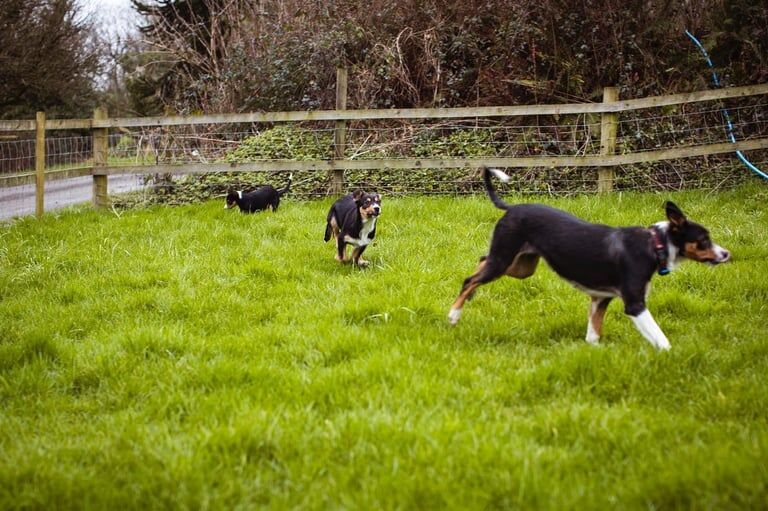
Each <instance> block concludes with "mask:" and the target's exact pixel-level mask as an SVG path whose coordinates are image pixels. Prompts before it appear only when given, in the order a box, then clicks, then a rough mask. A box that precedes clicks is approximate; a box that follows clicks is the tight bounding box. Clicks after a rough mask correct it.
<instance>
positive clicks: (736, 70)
mask: <svg viewBox="0 0 768 511" xmlns="http://www.w3.org/2000/svg"><path fill="white" fill-rule="evenodd" d="M133 3H134V5H135V6H136V8H137V9H138V10H139V11H140V12H141V13H142V14H143V15H144V16H145V18H144V19H145V20H146V22H145V25H144V26H143V28H142V31H143V33H144V35H145V37H146V38H147V40H148V42H149V43H150V44H151V45H152V47H153V50H154V51H156V52H157V54H156V55H157V56H158V58H157V62H158V64H157V65H155V66H154V67H148V68H145V70H146V71H147V72H146V73H145V74H144V75H142V76H140V77H138V78H137V80H139V81H142V83H143V85H144V86H145V88H146V90H151V91H153V93H154V94H156V95H157V97H158V98H160V99H161V101H162V102H163V104H165V105H166V106H168V107H171V108H173V109H175V110H178V111H194V110H207V111H238V110H254V109H263V110H274V109H307V108H332V107H333V103H334V93H333V86H334V80H335V72H334V69H335V67H336V66H338V65H345V66H347V67H348V68H349V69H350V77H351V78H350V96H351V97H350V106H351V107H353V108H365V107H411V106H461V105H472V104H484V105H496V104H517V103H530V102H537V101H538V102H558V101H582V100H595V99H599V97H600V94H601V92H600V91H601V89H602V87H604V86H607V85H612V86H619V87H620V88H621V91H622V95H623V97H639V96H644V95H651V94H658V93H665V92H679V91H682V90H691V89H694V88H697V89H698V88H704V87H706V86H708V80H709V75H708V72H707V71H706V70H705V68H704V65H703V62H702V60H701V56H700V54H699V53H698V50H697V49H696V48H695V47H694V46H693V45H692V44H691V41H690V40H689V39H688V38H687V37H686V36H685V34H684V31H685V30H686V29H688V30H691V31H692V32H694V33H696V34H697V35H699V36H701V37H702V38H703V40H704V42H705V44H706V46H707V47H708V48H709V49H710V53H711V55H712V57H713V59H714V60H715V61H716V62H717V64H718V67H719V71H720V74H721V75H722V76H723V78H724V81H725V82H726V83H727V84H731V85H742V84H748V83H758V82H764V81H766V79H768V57H767V56H768V4H765V3H760V2H754V1H753V0H690V1H687V2H678V1H673V0H624V1H622V2H616V1H615V0H581V1H572V0H514V1H512V0H461V1H453V0H444V1H435V0H431V1H430V0H427V1H424V0H399V1H397V2H393V1H391V0H322V1H320V0H161V1H158V2H150V1H144V0H133ZM160 56H162V57H160Z"/></svg>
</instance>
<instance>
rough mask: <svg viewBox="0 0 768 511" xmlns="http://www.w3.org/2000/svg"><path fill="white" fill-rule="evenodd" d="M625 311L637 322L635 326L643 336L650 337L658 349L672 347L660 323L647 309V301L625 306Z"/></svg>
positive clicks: (664, 349) (649, 339) (663, 349)
mask: <svg viewBox="0 0 768 511" xmlns="http://www.w3.org/2000/svg"><path fill="white" fill-rule="evenodd" d="M624 310H625V312H626V313H627V315H629V317H630V318H631V319H632V322H633V323H634V324H635V328H637V330H638V331H639V332H640V333H641V334H642V336H643V337H645V338H646V339H648V341H650V343H651V344H653V345H654V346H656V348H657V349H659V350H662V351H666V350H668V349H669V348H670V345H669V340H667V336H666V335H664V332H662V331H661V328H659V325H657V324H656V321H655V320H654V319H653V316H651V313H650V312H649V311H648V309H646V307H645V303H642V302H641V303H635V304H632V305H628V306H626V307H625V308H624Z"/></svg>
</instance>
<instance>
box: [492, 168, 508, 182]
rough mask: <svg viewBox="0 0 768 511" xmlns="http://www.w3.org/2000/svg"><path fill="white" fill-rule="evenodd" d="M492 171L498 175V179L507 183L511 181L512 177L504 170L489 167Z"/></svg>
mask: <svg viewBox="0 0 768 511" xmlns="http://www.w3.org/2000/svg"><path fill="white" fill-rule="evenodd" d="M488 170H490V171H491V173H492V174H493V175H494V176H496V177H497V178H498V179H500V180H501V181H503V182H505V183H509V180H510V179H511V178H510V177H509V176H508V175H506V174H505V173H504V172H502V171H500V170H499V169H488Z"/></svg>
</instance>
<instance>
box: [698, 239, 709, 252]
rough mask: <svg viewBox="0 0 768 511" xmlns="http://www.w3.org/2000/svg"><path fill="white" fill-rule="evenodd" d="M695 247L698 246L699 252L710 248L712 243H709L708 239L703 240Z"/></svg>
mask: <svg viewBox="0 0 768 511" xmlns="http://www.w3.org/2000/svg"><path fill="white" fill-rule="evenodd" d="M696 245H697V246H698V248H699V250H706V249H708V248H709V247H711V246H712V242H711V241H709V240H708V239H704V240H699V242H698V243H697V244H696Z"/></svg>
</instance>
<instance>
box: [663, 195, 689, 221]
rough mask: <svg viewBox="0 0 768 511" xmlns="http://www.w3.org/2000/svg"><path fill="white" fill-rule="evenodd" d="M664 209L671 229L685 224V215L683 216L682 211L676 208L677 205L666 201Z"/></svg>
mask: <svg viewBox="0 0 768 511" xmlns="http://www.w3.org/2000/svg"><path fill="white" fill-rule="evenodd" d="M664 209H666V210H667V219H668V220H669V221H670V223H671V224H672V226H673V227H682V226H683V225H684V224H685V222H686V218H685V214H683V211H682V210H681V209H680V208H678V207H677V204H675V203H674V202H672V201H669V200H668V201H667V203H666V204H665V205H664Z"/></svg>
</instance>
